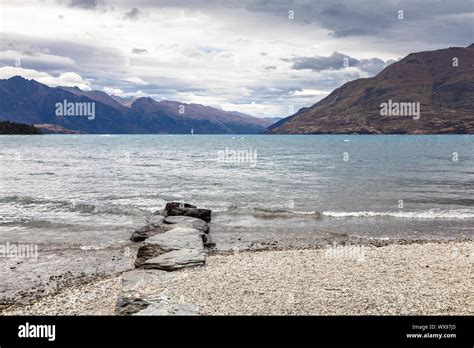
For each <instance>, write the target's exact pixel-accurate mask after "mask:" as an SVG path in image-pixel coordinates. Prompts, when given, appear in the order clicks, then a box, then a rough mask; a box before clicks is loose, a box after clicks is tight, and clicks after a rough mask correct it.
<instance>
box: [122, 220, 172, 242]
mask: <svg viewBox="0 0 474 348" xmlns="http://www.w3.org/2000/svg"><path fill="white" fill-rule="evenodd" d="M172 228H173V227H172V226H168V225H166V224H163V223H161V222H160V223H153V224H148V225H146V226H143V227H142V228H140V229H138V230H136V231H135V232H133V233H132V236H131V237H130V240H131V241H133V242H142V241H144V240H145V239H147V238H149V237H151V236H154V235H157V234H160V233H165V232H167V231H169V230H170V229H172Z"/></svg>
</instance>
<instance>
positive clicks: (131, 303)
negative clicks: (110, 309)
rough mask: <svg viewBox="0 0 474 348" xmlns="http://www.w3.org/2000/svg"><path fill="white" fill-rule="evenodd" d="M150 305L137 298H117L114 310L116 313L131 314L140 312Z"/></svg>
mask: <svg viewBox="0 0 474 348" xmlns="http://www.w3.org/2000/svg"><path fill="white" fill-rule="evenodd" d="M149 305H150V302H148V301H145V300H143V299H138V298H126V297H123V298H119V299H118V300H117V303H116V304H115V312H116V313H117V314H118V315H132V314H133V313H137V312H140V311H141V310H143V309H145V308H146V307H148V306H149Z"/></svg>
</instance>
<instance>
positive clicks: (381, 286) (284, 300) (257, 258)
mask: <svg viewBox="0 0 474 348" xmlns="http://www.w3.org/2000/svg"><path fill="white" fill-rule="evenodd" d="M473 255H474V242H473V241H468V242H456V243H426V244H410V245H389V246H385V247H373V246H371V247H357V246H355V247H337V248H331V249H314V250H285V251H261V252H240V253H239V252H236V253H234V254H229V255H222V254H221V255H211V256H209V257H208V258H207V264H206V266H204V267H197V268H192V269H185V270H181V271H177V272H174V273H175V274H176V277H173V280H172V281H171V282H170V283H169V284H168V285H167V287H166V289H165V291H164V293H163V292H162V291H163V289H162V288H160V289H159V291H158V290H157V291H158V292H159V293H160V294H164V295H166V296H168V297H169V298H170V299H171V300H172V302H173V303H176V304H190V303H192V304H195V305H197V306H199V308H200V313H201V314H204V315H206V314H208V315H226V314H234V315H253V314H257V315H267V314H268V315H287V314H291V315H402V314H404V315H416V314H419V315H472V314H474V308H473V307H474V296H473V286H472V285H473V272H472V269H473V268H472V263H473ZM120 290H121V286H120V277H114V278H109V279H101V280H98V281H94V282H91V283H89V284H86V285H81V286H79V287H73V288H68V289H65V290H63V291H62V292H60V293H59V294H57V295H54V296H48V297H45V298H42V299H40V300H39V301H38V302H36V303H35V304H33V305H28V306H21V307H20V306H16V307H15V306H14V307H10V308H9V309H6V310H4V311H3V314H30V315H45V314H48V315H56V314H64V315H76V314H84V315H85V314H91V315H96V314H97V315H98V314H101V315H113V314H114V306H115V301H116V299H117V296H118V295H119V293H120Z"/></svg>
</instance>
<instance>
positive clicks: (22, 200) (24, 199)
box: [0, 196, 68, 205]
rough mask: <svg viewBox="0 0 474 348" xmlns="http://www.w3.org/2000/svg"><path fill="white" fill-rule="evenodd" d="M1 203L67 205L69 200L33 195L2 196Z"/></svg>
mask: <svg viewBox="0 0 474 348" xmlns="http://www.w3.org/2000/svg"><path fill="white" fill-rule="evenodd" d="M0 203H17V204H20V205H30V204H54V205H66V204H68V202H66V201H59V200H52V199H45V198H35V197H31V196H7V197H3V198H0Z"/></svg>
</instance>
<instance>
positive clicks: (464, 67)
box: [266, 44, 474, 134]
mask: <svg viewBox="0 0 474 348" xmlns="http://www.w3.org/2000/svg"><path fill="white" fill-rule="evenodd" d="M456 63H457V64H456ZM402 103H411V104H402ZM412 103H414V104H412ZM417 103H419V104H417ZM418 105H419V114H417V113H416V111H417V110H418ZM397 111H398V113H397ZM402 111H405V112H402ZM410 111H411V112H410ZM266 132H267V133H271V134H318V133H362V134H370V133H374V134H385V133H387V134H395V133H401V134H404V133H407V134H442V133H469V134H473V133H474V44H472V45H470V46H469V47H466V48H463V47H451V48H447V49H440V50H435V51H425V52H418V53H411V54H409V55H408V56H406V57H405V58H403V59H402V60H400V61H398V62H396V63H393V64H392V65H390V66H388V67H386V68H385V69H384V70H383V71H381V72H380V73H379V74H378V75H376V76H375V77H372V78H364V79H358V80H354V81H351V82H348V83H346V84H344V85H343V86H341V87H339V88H337V89H336V90H334V91H333V92H332V93H331V94H329V95H328V96H327V97H326V98H324V99H322V100H321V101H319V102H317V103H316V104H314V105H313V106H311V107H308V108H302V109H300V110H299V111H298V112H297V113H296V114H294V115H292V116H289V117H287V118H285V119H283V120H281V121H279V122H277V123H275V124H273V125H272V126H270V127H269V128H268V129H267V131H266Z"/></svg>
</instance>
